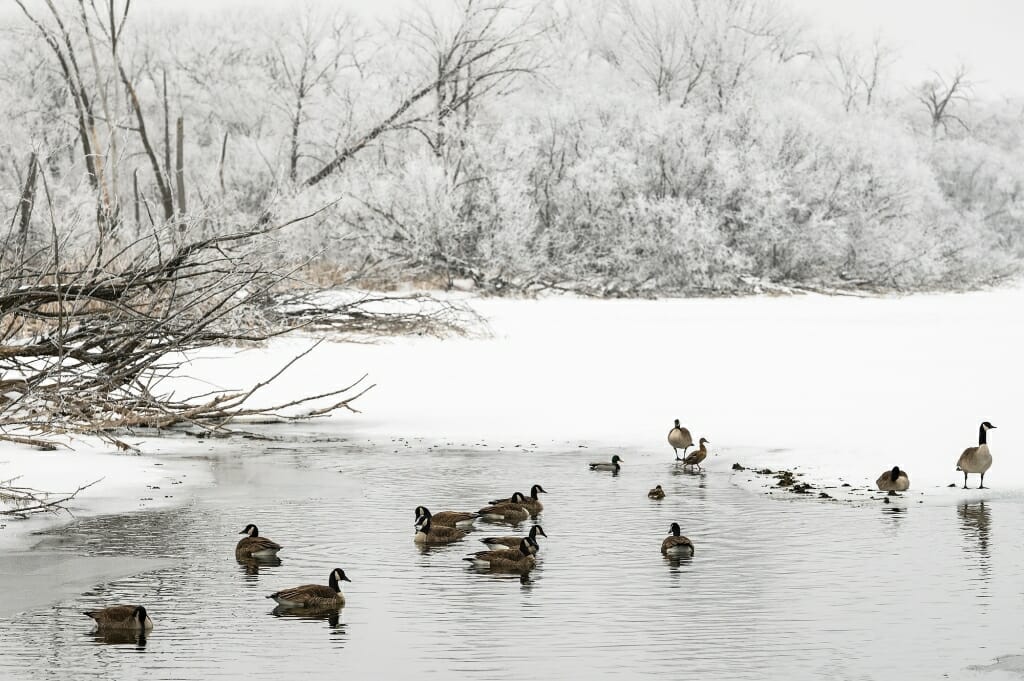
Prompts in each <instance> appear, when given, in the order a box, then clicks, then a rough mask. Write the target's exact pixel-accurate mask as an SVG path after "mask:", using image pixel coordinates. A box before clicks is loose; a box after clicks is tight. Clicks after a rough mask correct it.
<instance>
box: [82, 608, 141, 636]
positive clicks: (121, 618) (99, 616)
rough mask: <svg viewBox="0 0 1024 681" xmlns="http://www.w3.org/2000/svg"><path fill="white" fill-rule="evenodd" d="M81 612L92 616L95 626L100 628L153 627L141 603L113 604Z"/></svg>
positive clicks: (138, 628)
mask: <svg viewBox="0 0 1024 681" xmlns="http://www.w3.org/2000/svg"><path fill="white" fill-rule="evenodd" d="M82 614H83V615H85V616H87V617H91V618H93V620H95V621H96V626H97V627H99V628H101V629H128V630H131V631H149V630H150V629H152V628H153V620H151V619H150V618H149V615H148V614H147V613H146V609H145V608H144V607H142V606H141V605H114V606H111V607H109V608H103V609H102V610H87V611H85V612H83V613H82Z"/></svg>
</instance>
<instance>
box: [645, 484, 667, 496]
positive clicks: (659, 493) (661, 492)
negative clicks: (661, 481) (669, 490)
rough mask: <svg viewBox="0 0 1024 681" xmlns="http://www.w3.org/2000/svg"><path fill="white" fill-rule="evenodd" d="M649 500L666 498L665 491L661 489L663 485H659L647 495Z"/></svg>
mask: <svg viewBox="0 0 1024 681" xmlns="http://www.w3.org/2000/svg"><path fill="white" fill-rule="evenodd" d="M647 498H648V499H664V498H665V490H663V489H662V488H661V485H658V486H657V487H655V488H654V489H652V490H651V491H650V492H648V493H647Z"/></svg>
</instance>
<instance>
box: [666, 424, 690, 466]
mask: <svg viewBox="0 0 1024 681" xmlns="http://www.w3.org/2000/svg"><path fill="white" fill-rule="evenodd" d="M668 443H669V444H670V445H672V451H673V452H675V454H676V461H679V450H680V449H682V450H683V456H686V450H687V449H688V448H690V447H692V446H693V438H692V437H690V431H688V430H687V429H686V428H683V427H682V426H680V425H679V419H676V420H675V425H674V426H672V430H670V431H668Z"/></svg>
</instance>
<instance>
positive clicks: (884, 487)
mask: <svg viewBox="0 0 1024 681" xmlns="http://www.w3.org/2000/svg"><path fill="white" fill-rule="evenodd" d="M875 484H876V485H878V489H880V490H881V491H883V492H892V493H895V492H906V491H907V490H908V489H910V476H909V475H907V472H906V471H901V470H900V467H899V466H893V467H892V470H891V471H886V472H884V473H882V474H881V475H879V476H878V480H875Z"/></svg>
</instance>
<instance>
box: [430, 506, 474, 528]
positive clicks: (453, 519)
mask: <svg viewBox="0 0 1024 681" xmlns="http://www.w3.org/2000/svg"><path fill="white" fill-rule="evenodd" d="M479 517H480V514H479V513H470V512H469V511H441V512H439V513H431V512H430V510H429V509H428V508H427V507H426V506H417V507H416V524H417V525H419V524H420V523H421V522H423V518H430V519H431V520H433V521H434V526H435V527H437V526H444V527H461V528H463V529H468V528H470V527H473V523H474V522H475V521H476V519H477V518H479Z"/></svg>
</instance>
